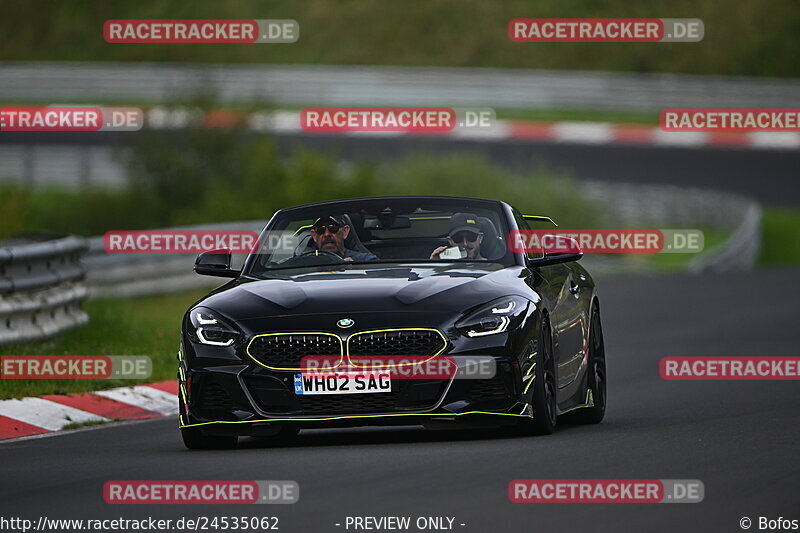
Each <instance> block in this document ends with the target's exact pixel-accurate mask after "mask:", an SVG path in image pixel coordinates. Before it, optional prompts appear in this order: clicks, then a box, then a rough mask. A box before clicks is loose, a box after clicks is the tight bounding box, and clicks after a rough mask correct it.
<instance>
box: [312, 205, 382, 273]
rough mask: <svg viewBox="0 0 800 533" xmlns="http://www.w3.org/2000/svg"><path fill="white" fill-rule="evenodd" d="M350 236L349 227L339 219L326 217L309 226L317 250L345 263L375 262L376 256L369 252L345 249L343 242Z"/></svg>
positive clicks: (332, 216)
mask: <svg viewBox="0 0 800 533" xmlns="http://www.w3.org/2000/svg"><path fill="white" fill-rule="evenodd" d="M348 235H350V226H349V225H347V224H346V223H345V221H344V219H342V218H341V217H337V216H334V215H326V216H323V217H319V218H318V219H317V220H315V221H314V223H313V224H312V225H311V238H312V239H313V241H314V244H316V246H317V249H318V250H320V251H322V252H330V253H334V254H336V255H338V256H339V257H341V258H342V259H344V260H345V261H357V262H362V261H377V260H378V256H376V255H375V254H372V253H370V252H358V251H356V250H350V249H348V248H345V246H344V241H345V239H347V236H348Z"/></svg>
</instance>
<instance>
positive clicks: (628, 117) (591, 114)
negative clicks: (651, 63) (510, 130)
mask: <svg viewBox="0 0 800 533" xmlns="http://www.w3.org/2000/svg"><path fill="white" fill-rule="evenodd" d="M495 112H496V114H497V118H498V119H505V120H533V121H542V122H560V121H562V120H574V121H580V122H611V123H615V124H642V125H647V126H657V125H658V114H657V113H637V112H626V111H606V110H602V109H598V110H591V109H497V110H495Z"/></svg>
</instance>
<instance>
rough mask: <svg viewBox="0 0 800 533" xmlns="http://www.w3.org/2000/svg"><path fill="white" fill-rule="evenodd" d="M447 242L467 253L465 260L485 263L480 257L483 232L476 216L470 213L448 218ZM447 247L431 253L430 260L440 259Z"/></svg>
mask: <svg viewBox="0 0 800 533" xmlns="http://www.w3.org/2000/svg"><path fill="white" fill-rule="evenodd" d="M447 233H448V235H447V242H448V243H449V244H450V246H458V247H459V248H461V249H462V250H464V251H466V252H467V257H466V258H467V259H475V260H478V261H485V260H486V258H485V257H483V256H482V255H481V243H482V242H483V232H482V231H481V227H480V224H479V223H478V217H477V215H474V214H472V213H455V214H454V215H453V216H452V217H451V218H450V231H448V232H447ZM447 248H448V247H447V246H439V247H438V248H436V249H435V250H434V251H433V252H432V253H431V259H441V257H439V255H440V254H441V253H442V252H443V251H445V250H446V249H447Z"/></svg>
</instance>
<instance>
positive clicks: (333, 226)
mask: <svg viewBox="0 0 800 533" xmlns="http://www.w3.org/2000/svg"><path fill="white" fill-rule="evenodd" d="M311 229H313V230H314V232H316V233H318V234H319V235H323V234H324V233H325V230H328V231H329V232H330V233H331V235H336V234H337V233H339V230H340V229H342V227H341V226H340V225H339V224H327V225H325V226H314V227H313V228H311Z"/></svg>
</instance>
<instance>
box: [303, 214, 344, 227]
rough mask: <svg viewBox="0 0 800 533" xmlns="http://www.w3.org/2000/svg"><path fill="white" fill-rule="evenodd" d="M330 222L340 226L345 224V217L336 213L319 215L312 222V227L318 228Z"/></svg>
mask: <svg viewBox="0 0 800 533" xmlns="http://www.w3.org/2000/svg"><path fill="white" fill-rule="evenodd" d="M328 224H339V225H340V226H344V225H345V223H344V219H343V218H342V217H337V216H335V215H325V216H324V217H319V218H318V219H317V220H315V221H314V223H313V224H311V227H312V228H318V227H320V226H327V225H328Z"/></svg>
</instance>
